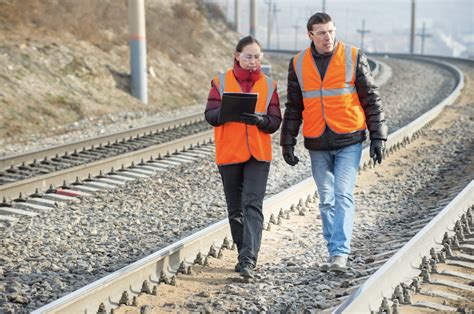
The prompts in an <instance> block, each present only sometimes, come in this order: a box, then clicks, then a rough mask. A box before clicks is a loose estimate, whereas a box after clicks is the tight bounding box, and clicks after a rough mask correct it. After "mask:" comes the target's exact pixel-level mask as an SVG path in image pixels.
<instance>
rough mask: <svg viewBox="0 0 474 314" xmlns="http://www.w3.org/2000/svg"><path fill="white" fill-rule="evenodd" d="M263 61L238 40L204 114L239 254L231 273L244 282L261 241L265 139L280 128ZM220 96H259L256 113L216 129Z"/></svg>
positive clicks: (257, 50) (254, 45) (251, 43)
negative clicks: (229, 66)
mask: <svg viewBox="0 0 474 314" xmlns="http://www.w3.org/2000/svg"><path fill="white" fill-rule="evenodd" d="M262 57H263V53H262V50H261V46H260V44H259V42H258V41H257V40H256V39H255V38H253V37H252V36H247V37H244V38H242V39H241V40H240V41H239V42H238V44H237V47H236V48H235V52H234V67H233V69H229V70H227V71H226V72H224V73H222V74H220V75H219V76H216V77H214V79H213V80H212V82H211V86H212V87H211V91H210V93H209V97H208V102H207V106H206V112H205V116H206V120H207V122H209V124H211V125H212V126H214V138H215V143H216V163H217V165H218V167H219V172H220V174H221V177H222V183H223V185H224V193H225V198H226V202H227V211H228V217H229V223H230V229H231V233H232V238H233V241H234V242H235V243H236V245H237V249H238V251H239V261H238V263H237V265H236V266H235V271H236V272H240V275H241V276H243V277H246V278H253V273H254V268H255V265H256V263H257V256H258V252H259V250H260V243H261V239H262V228H263V213H262V205H263V197H264V196H265V189H266V186H267V178H268V171H269V169H270V161H271V159H272V146H271V138H270V134H271V133H274V132H275V131H276V130H278V128H279V127H280V123H281V112H280V101H279V99H278V94H277V89H276V83H275V81H273V80H271V79H270V78H268V77H266V76H265V75H264V74H263V73H262V72H261V68H260V64H261V61H262ZM223 92H237V93H239V92H240V93H241V92H243V93H258V100H257V105H256V109H255V113H254V114H245V113H244V114H242V115H241V117H240V118H241V119H240V122H226V123H224V124H219V121H218V117H219V112H220V107H221V96H222V93H223Z"/></svg>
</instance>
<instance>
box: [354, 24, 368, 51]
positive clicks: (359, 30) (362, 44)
mask: <svg viewBox="0 0 474 314" xmlns="http://www.w3.org/2000/svg"><path fill="white" fill-rule="evenodd" d="M357 32H358V33H360V37H361V38H360V50H364V35H365V34H368V33H370V31H369V30H366V29H365V20H362V29H358V30H357Z"/></svg>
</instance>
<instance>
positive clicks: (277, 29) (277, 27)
mask: <svg viewBox="0 0 474 314" xmlns="http://www.w3.org/2000/svg"><path fill="white" fill-rule="evenodd" d="M280 11H281V10H280V9H277V4H276V3H274V4H273V24H274V25H275V26H276V38H277V47H276V48H277V49H280V27H279V23H278V15H277V13H278V12H280ZM272 27H273V25H272Z"/></svg>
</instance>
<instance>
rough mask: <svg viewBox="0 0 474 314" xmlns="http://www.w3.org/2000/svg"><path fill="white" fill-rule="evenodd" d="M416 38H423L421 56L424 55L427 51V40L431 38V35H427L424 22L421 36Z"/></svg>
mask: <svg viewBox="0 0 474 314" xmlns="http://www.w3.org/2000/svg"><path fill="white" fill-rule="evenodd" d="M416 36H420V37H421V54H423V53H424V50H425V38H427V37H431V34H426V33H425V22H423V28H422V29H421V34H416Z"/></svg>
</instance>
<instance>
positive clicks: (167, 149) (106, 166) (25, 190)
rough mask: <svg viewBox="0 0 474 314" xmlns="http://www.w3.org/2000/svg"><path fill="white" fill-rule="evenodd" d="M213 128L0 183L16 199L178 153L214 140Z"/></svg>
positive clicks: (0, 188) (2, 193)
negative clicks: (142, 161) (143, 147)
mask: <svg viewBox="0 0 474 314" xmlns="http://www.w3.org/2000/svg"><path fill="white" fill-rule="evenodd" d="M212 137H213V131H212V130H209V131H206V132H202V133H198V134H193V135H190V136H187V137H183V138H181V139H177V140H174V141H172V142H168V143H163V144H159V145H153V146H150V147H148V148H145V149H142V150H139V151H133V152H129V153H126V154H123V155H118V156H114V157H110V158H106V159H101V160H98V161H95V162H92V163H89V164H85V165H79V166H76V167H71V168H67V169H64V170H60V171H57V172H52V173H48V174H45V175H42V176H37V177H33V178H30V179H26V180H22V181H17V182H13V183H10V184H4V185H0V198H3V197H5V198H6V199H12V198H16V197H18V195H19V194H20V193H22V194H23V195H29V194H32V193H35V191H36V189H38V190H39V191H44V190H45V189H48V187H49V186H50V185H51V184H52V185H53V186H60V185H62V184H63V182H64V181H66V182H74V180H76V178H86V177H87V176H88V175H89V174H90V175H91V177H94V176H97V175H99V174H100V172H102V173H107V172H109V171H110V169H111V168H112V167H113V168H114V169H115V170H117V169H120V168H121V167H122V165H123V166H124V167H128V166H130V165H132V163H139V162H140V161H141V160H142V159H143V160H148V159H150V158H157V157H159V156H160V155H161V156H163V155H166V154H171V153H174V152H175V151H181V150H183V149H185V148H187V147H189V146H191V145H193V146H194V145H197V144H200V143H202V142H208V141H210V140H212Z"/></svg>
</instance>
